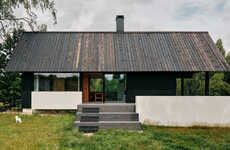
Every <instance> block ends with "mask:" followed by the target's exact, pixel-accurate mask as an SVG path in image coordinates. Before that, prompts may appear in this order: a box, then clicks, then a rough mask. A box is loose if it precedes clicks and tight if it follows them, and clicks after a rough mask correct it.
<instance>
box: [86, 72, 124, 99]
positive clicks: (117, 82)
mask: <svg viewBox="0 0 230 150" xmlns="http://www.w3.org/2000/svg"><path fill="white" fill-rule="evenodd" d="M82 81H83V82H82V83H83V85H82V87H83V103H89V102H91V103H103V102H115V103H118V102H125V93H126V75H125V74H105V73H83V79H82Z"/></svg>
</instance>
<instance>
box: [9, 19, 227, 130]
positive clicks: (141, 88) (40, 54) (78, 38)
mask: <svg viewBox="0 0 230 150" xmlns="http://www.w3.org/2000/svg"><path fill="white" fill-rule="evenodd" d="M116 23H117V26H116V27H117V31H116V32H24V33H23V35H22V37H21V39H20V41H19V43H18V45H17V46H16V48H15V50H14V53H13V55H12V57H11V59H10V61H9V63H8V65H7V68H6V69H7V71H9V72H21V73H22V85H23V93H22V99H23V108H25V109H77V105H79V106H78V108H79V109H78V110H79V111H80V112H81V113H79V115H83V116H84V113H86V114H89V113H90V112H91V113H99V112H100V111H102V110H104V111H105V112H108V111H109V112H110V111H111V109H113V108H112V106H113V107H116V108H114V110H113V111H114V112H132V115H133V116H131V118H132V117H133V118H134V121H136V122H138V114H137V113H135V99H136V98H137V97H138V96H150V97H151V96H153V97H154V96H176V86H177V82H176V79H178V78H180V79H181V81H182V82H181V83H182V84H181V85H180V86H181V88H182V89H183V88H184V86H183V80H184V78H190V77H192V75H193V74H194V73H196V72H205V74H206V75H205V77H206V79H205V94H206V95H207V96H208V95H209V73H210V72H214V71H215V72H224V71H229V70H230V69H229V68H230V67H229V65H228V64H227V63H226V61H225V59H224V57H223V56H222V55H221V53H220V52H219V50H218V49H217V48H216V46H215V44H214V42H213V40H212V39H211V37H210V35H209V34H208V32H184V31H183V32H174V31H173V32H125V31H124V16H120V15H119V16H117V17H116ZM183 94H184V93H183V90H182V92H181V95H183ZM155 106H156V105H155ZM108 109H109V110H108ZM119 109H120V110H119ZM102 112H103V111H102ZM104 115H105V114H104ZM123 115H124V114H123ZM126 115H127V113H126ZM139 115H141V114H140V112H139ZM107 117H108V116H107ZM119 117H120V119H121V120H122V115H121V113H120V114H118V115H117V116H113V117H111V116H110V119H111V118H113V119H114V118H115V119H118V121H121V120H119ZM128 117H130V116H128ZM108 118H109V117H108ZM125 118H126V119H127V116H126V117H123V119H124V120H123V121H127V122H126V123H130V122H128V121H132V119H131V120H125ZM87 120H88V121H89V120H91V122H98V121H100V117H98V116H97V115H96V116H95V115H88V116H87V115H86V116H85V118H84V117H83V119H82V122H81V120H79V121H80V122H78V123H82V124H84V121H86V122H87ZM92 120H93V121H92ZM104 121H105V120H104ZM110 123H111V122H110ZM86 124H87V123H86ZM87 125H88V126H89V124H87ZM87 125H85V126H87ZM94 125H95V123H94ZM120 125H121V124H120ZM123 125H124V124H123ZM123 125H121V126H123ZM129 125H130V124H127V126H129ZM88 126H87V127H88ZM102 126H103V125H102ZM118 126H119V125H118ZM124 126H125V125H124ZM94 127H95V126H94ZM103 127H105V126H103Z"/></svg>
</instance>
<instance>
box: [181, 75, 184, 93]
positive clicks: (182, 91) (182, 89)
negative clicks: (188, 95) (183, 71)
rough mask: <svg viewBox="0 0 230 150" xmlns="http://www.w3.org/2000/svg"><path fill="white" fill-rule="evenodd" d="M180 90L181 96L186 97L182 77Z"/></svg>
mask: <svg viewBox="0 0 230 150" xmlns="http://www.w3.org/2000/svg"><path fill="white" fill-rule="evenodd" d="M180 90H181V96H184V77H181V83H180Z"/></svg>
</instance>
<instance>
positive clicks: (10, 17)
mask: <svg viewBox="0 0 230 150" xmlns="http://www.w3.org/2000/svg"><path fill="white" fill-rule="evenodd" d="M16 9H23V10H24V11H25V16H20V17H18V16H17V15H16V14H15V13H14V12H15V10H16ZM0 10H1V11H0V38H1V39H0V41H2V42H1V43H0V101H4V102H6V103H9V104H10V106H11V107H12V106H15V101H16V100H17V99H19V98H20V96H21V76H20V74H19V73H8V72H5V67H6V64H7V62H8V60H9V59H10V56H11V54H12V52H13V49H14V48H15V46H16V44H17V42H18V40H19V38H20V35H21V33H22V32H23V31H24V29H25V28H26V29H30V30H32V31H45V30H46V28H47V26H46V25H45V24H41V25H40V24H38V23H37V15H36V13H35V11H37V10H41V11H42V12H45V11H49V12H50V13H51V15H52V16H53V22H54V24H56V22H57V20H56V9H55V8H54V1H52V0H1V1H0Z"/></svg>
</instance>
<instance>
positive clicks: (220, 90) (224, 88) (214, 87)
mask: <svg viewBox="0 0 230 150" xmlns="http://www.w3.org/2000/svg"><path fill="white" fill-rule="evenodd" d="M210 95H213V96H216V95H221V96H224V95H230V84H228V83H227V82H225V81H224V73H215V74H214V75H213V76H212V78H211V80H210Z"/></svg>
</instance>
